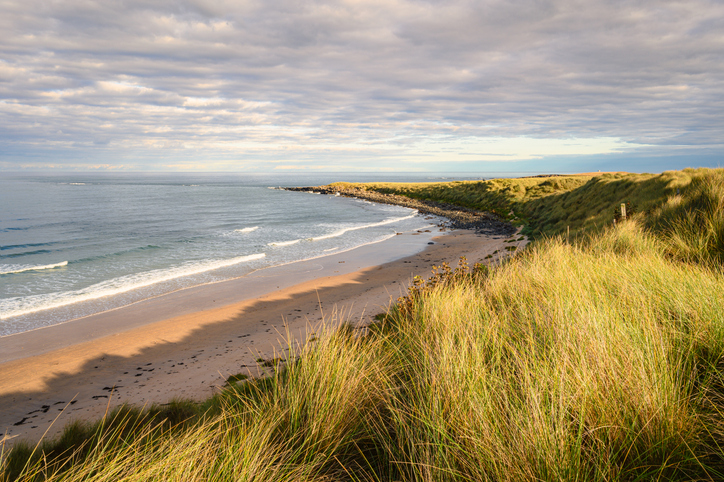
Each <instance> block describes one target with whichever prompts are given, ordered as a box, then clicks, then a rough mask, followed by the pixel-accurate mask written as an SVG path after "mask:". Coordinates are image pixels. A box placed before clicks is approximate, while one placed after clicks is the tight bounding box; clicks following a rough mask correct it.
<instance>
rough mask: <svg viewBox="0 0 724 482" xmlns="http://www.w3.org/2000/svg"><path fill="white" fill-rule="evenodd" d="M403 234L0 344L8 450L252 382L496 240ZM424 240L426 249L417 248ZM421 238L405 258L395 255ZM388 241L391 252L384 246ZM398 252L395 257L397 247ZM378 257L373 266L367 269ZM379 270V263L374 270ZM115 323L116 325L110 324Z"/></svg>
mask: <svg viewBox="0 0 724 482" xmlns="http://www.w3.org/2000/svg"><path fill="white" fill-rule="evenodd" d="M437 234H439V233H429V232H428V233H406V234H404V235H402V236H396V237H394V238H392V239H391V240H389V241H385V242H382V243H378V244H375V245H370V246H366V247H363V248H357V249H355V250H351V251H348V252H345V253H339V254H334V255H331V256H326V257H324V258H319V259H315V260H307V261H304V262H299V263H293V264H290V265H287V266H282V267H277V268H269V269H267V270H261V271H258V272H256V273H254V274H253V275H249V276H247V277H245V278H242V279H239V280H234V281H232V282H224V283H219V284H217V285H210V286H204V287H199V288H193V289H189V290H183V291H181V292H177V293H173V294H171V295H167V296H163V297H159V298H156V299H152V300H148V301H145V302H143V303H137V304H135V305H132V306H129V307H126V308H121V309H118V310H114V311H112V312H107V313H104V314H101V315H97V316H95V317H88V318H84V319H81V320H75V321H72V322H69V323H65V324H63V325H58V326H54V327H48V328H44V329H40V330H36V331H33V332H28V333H23V334H19V335H12V336H9V337H3V338H0V429H1V430H2V431H3V432H4V434H5V437H6V440H8V442H7V443H8V444H12V443H14V442H15V441H17V440H21V439H25V440H30V441H37V440H39V439H40V438H41V437H42V436H43V435H44V434H46V432H47V435H46V437H53V436H55V435H57V434H58V433H59V432H60V431H61V430H62V428H63V426H65V425H66V424H67V423H69V422H70V421H72V420H77V419H81V420H89V421H92V420H96V419H98V418H100V417H101V416H103V414H104V412H105V411H106V410H107V409H108V408H109V407H110V408H112V407H114V406H117V405H120V404H122V403H124V402H130V403H132V404H136V405H138V406H142V405H147V404H153V403H159V404H160V403H165V402H168V401H169V400H171V399H173V398H191V399H195V400H202V399H204V398H207V397H209V396H211V395H213V394H214V393H215V392H217V391H219V390H220V388H221V387H222V385H223V384H224V381H225V379H226V378H227V377H228V376H230V375H233V374H238V373H245V374H248V375H251V376H259V375H262V374H263V373H264V372H263V369H261V368H260V367H259V365H258V363H257V362H256V360H257V359H259V358H271V357H273V356H274V354H275V353H278V352H279V350H281V349H283V348H284V347H285V346H286V343H285V342H284V339H285V337H286V333H291V334H292V335H293V336H294V337H295V338H297V339H303V338H305V337H306V336H308V335H310V334H311V333H313V332H314V331H315V330H319V329H320V328H321V324H322V323H323V320H324V323H337V322H339V321H340V320H343V321H344V320H347V321H351V322H353V323H365V322H367V321H369V319H370V318H371V317H373V316H374V315H376V314H378V313H381V312H383V311H384V310H385V309H386V308H387V307H388V306H389V305H390V304H391V303H393V302H394V300H396V299H397V297H399V296H400V295H402V294H404V293H405V292H406V288H407V286H408V284H409V282H410V281H411V280H412V277H413V276H414V275H423V276H426V275H429V274H430V271H431V268H432V266H433V265H439V264H441V263H442V262H443V261H447V262H448V263H450V264H451V265H452V266H453V267H454V266H457V260H458V259H459V258H460V256H463V255H464V256H466V257H467V259H468V261H469V262H470V264H472V263H474V262H477V261H479V260H482V259H483V258H484V257H485V256H487V255H488V254H492V253H493V252H494V251H498V253H497V254H496V255H495V256H494V258H493V260H492V261H496V260H499V259H500V258H501V257H503V256H505V255H506V254H507V253H508V251H505V249H504V248H505V247H506V246H513V245H515V246H518V247H519V248H520V247H522V246H523V245H524V244H525V241H519V242H515V243H505V242H504V241H505V238H503V237H502V236H494V237H491V236H483V235H480V234H475V233H474V232H472V231H453V232H451V233H447V234H445V235H441V236H438V237H437V238H432V236H433V235H437ZM430 239H433V240H434V244H429V245H428V244H426V243H424V241H428V242H433V241H430ZM412 241H414V242H415V243H417V245H418V248H417V250H418V251H419V249H420V248H419V246H420V244H421V243H420V242H421V241H423V243H422V244H423V245H425V246H426V247H425V248H424V250H422V251H420V252H418V253H417V254H415V255H412V256H408V257H404V258H399V256H397V258H399V259H395V260H394V261H390V262H384V260H385V259H386V258H395V249H398V250H400V249H401V250H404V249H407V250H408V251H407V252H408V253H409V252H410V247H409V246H405V243H409V242H412ZM395 246H397V248H395ZM400 252H401V251H400ZM375 260H377V262H375ZM381 263H383V264H381ZM120 327H122V328H120Z"/></svg>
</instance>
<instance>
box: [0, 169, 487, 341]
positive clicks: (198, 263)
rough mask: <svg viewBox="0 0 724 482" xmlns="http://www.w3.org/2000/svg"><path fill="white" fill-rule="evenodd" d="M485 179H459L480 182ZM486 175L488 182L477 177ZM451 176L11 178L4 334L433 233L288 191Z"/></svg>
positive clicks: (3, 263) (372, 207) (360, 206)
mask: <svg viewBox="0 0 724 482" xmlns="http://www.w3.org/2000/svg"><path fill="white" fill-rule="evenodd" d="M470 178H476V177H475V176H467V177H465V176H458V177H456V178H455V179H470ZM477 178H478V179H479V178H480V177H477ZM341 180H344V181H359V182H370V181H401V182H430V181H441V180H450V176H440V175H431V174H424V175H415V174H402V175H400V174H395V175H391V174H384V175H382V174H378V175H376V174H349V173H337V174H333V173H326V174H325V173H321V174H313V175H299V174H295V175H268V174H239V173H235V174H218V173H214V174H158V173H153V174H139V173H133V174H130V173H122V174H118V173H112V174H109V173H103V174H100V173H87V174H79V173H63V174H46V175H41V174H32V175H31V174H12V175H10V174H2V175H0V336H5V335H9V334H13V333H19V332H23V331H28V330H32V329H35V328H39V327H43V326H48V325H52V324H57V323H62V322H64V321H68V320H71V319H75V318H80V317H83V316H88V315H91V314H94V313H98V312H102V311H106V310H110V309H114V308H118V307H121V306H124V305H128V304H131V303H134V302H137V301H140V300H144V299H148V298H152V297H155V296H159V295H163V294H165V293H169V292H173V291H176V290H180V289H183V288H187V287H191V286H197V285H202V284H206V283H213V282H217V281H222V280H226V279H231V278H237V277H240V276H244V275H245V274H248V273H250V272H251V271H253V270H258V269H262V268H265V267H268V266H275V265H280V264H285V263H290V262H294V261H298V260H303V259H309V258H314V257H318V256H323V255H327V254H332V253H335V252H340V251H344V250H348V249H351V248H354V247H356V246H361V245H364V244H368V243H373V242H377V241H381V240H383V239H386V238H388V237H391V236H394V235H395V233H396V232H403V231H409V230H414V229H420V228H422V227H424V226H427V225H429V223H430V222H429V221H425V220H424V219H423V218H422V217H421V216H419V215H418V214H417V213H416V211H414V210H412V209H408V208H403V207H398V206H388V205H379V204H373V203H369V202H367V201H363V200H357V199H350V198H345V197H335V196H327V195H315V194H310V193H300V192H289V191H284V190H280V189H277V188H278V187H280V186H309V185H320V184H327V183H330V182H335V181H341Z"/></svg>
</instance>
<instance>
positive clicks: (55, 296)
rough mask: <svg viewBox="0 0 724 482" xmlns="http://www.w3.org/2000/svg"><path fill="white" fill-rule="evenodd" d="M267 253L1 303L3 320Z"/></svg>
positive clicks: (0, 310) (190, 265)
mask: <svg viewBox="0 0 724 482" xmlns="http://www.w3.org/2000/svg"><path fill="white" fill-rule="evenodd" d="M265 256H266V255H265V254H264V253H259V254H251V255H247V256H238V257H236V258H231V259H223V260H216V261H206V262H200V263H192V264H186V265H182V266H177V267H175V268H170V269H158V270H153V271H147V272H145V273H137V274H132V275H127V276H121V277H119V278H114V279H111V280H108V281H102V282H100V283H96V284H94V285H91V286H88V287H87V288H82V289H80V290H76V291H65V292H60V293H49V294H44V295H33V296H26V297H16V298H8V299H4V300H0V320H6V319H8V318H13V317H16V316H22V315H27V314H30V313H35V312H38V311H43V310H50V309H53V308H60V307H62V306H66V305H71V304H74V303H79V302H81V301H90V300H95V299H98V298H103V297H106V296H113V295H118V294H122V293H126V292H128V291H132V290H135V289H139V288H144V287H146V286H150V285H153V284H157V283H162V282H164V281H171V280H173V279H176V278H181V277H184V276H191V275H195V274H200V273H204V272H207V271H213V270H216V269H220V268H226V267H229V266H233V265H235V264H240V263H245V262H249V261H254V260H257V259H261V258H263V257H265Z"/></svg>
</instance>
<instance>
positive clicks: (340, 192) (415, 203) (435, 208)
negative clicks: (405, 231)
mask: <svg viewBox="0 0 724 482" xmlns="http://www.w3.org/2000/svg"><path fill="white" fill-rule="evenodd" d="M284 189H285V190H287V191H301V192H315V193H320V194H328V195H333V196H346V197H354V198H358V199H364V200H367V201H371V202H376V203H382V204H394V205H395V206H404V207H408V208H412V209H416V210H418V211H419V212H420V213H422V214H431V215H434V216H441V217H444V218H447V219H448V222H447V223H446V225H445V227H447V228H450V229H474V230H475V231H476V232H479V233H482V234H487V235H493V236H496V235H497V236H510V235H512V234H514V233H515V232H516V228H515V226H513V225H512V224H510V223H508V222H505V221H503V220H501V219H500V218H499V217H497V216H495V215H494V214H491V213H486V212H481V211H475V210H474V209H468V208H464V207H460V206H455V205H452V204H446V203H439V202H435V201H426V200H419V199H412V198H409V197H405V196H399V195H397V194H382V193H379V192H376V191H366V190H363V189H356V188H351V189H339V188H335V187H331V186H314V187H287V188H284Z"/></svg>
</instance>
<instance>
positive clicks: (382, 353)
mask: <svg viewBox="0 0 724 482" xmlns="http://www.w3.org/2000/svg"><path fill="white" fill-rule="evenodd" d="M685 174H686V176H688V179H689V180H688V181H687V182H686V183H684V184H682V186H681V187H679V188H678V189H679V190H680V191H679V193H678V194H677V192H676V189H677V188H676V187H673V186H675V184H672V182H674V181H675V182H679V181H681V179H683V177H682V176H680V175H679V174H671V175H668V174H667V176H668V177H664V178H662V179H663V180H662V179H658V180H657V181H656V182H655V183H653V184H646V185H647V186H648V187H647V188H646V189H651V190H652V192H653V191H655V190H657V189H662V190H661V192H662V194H661V196H660V197H659V198H658V200H657V201H655V202H654V201H653V200H652V201H651V205H650V206H649V207H647V208H646V209H642V210H639V211H638V212H637V214H636V215H635V216H634V217H633V219H631V220H628V221H626V222H618V223H617V224H616V225H615V226H614V225H613V224H612V223H606V224H605V225H604V226H601V227H600V228H599V229H598V230H593V229H592V230H590V231H589V232H588V233H586V234H585V235H583V234H580V233H579V235H578V236H576V237H571V238H570V239H568V240H566V238H565V236H554V237H550V238H544V239H540V240H539V241H537V242H536V243H534V244H533V245H532V246H531V247H530V248H529V249H526V250H524V251H523V252H521V253H519V254H517V255H516V256H515V257H514V258H512V259H511V260H510V261H509V262H506V263H504V264H503V265H501V266H498V267H495V268H493V269H487V268H485V267H481V266H476V267H474V269H473V270H472V272H468V270H467V269H465V268H464V267H462V268H460V269H457V270H452V269H449V268H447V267H442V268H440V269H438V270H437V273H438V275H437V276H435V277H434V278H433V281H428V282H425V281H424V280H421V279H420V280H418V281H417V282H416V283H415V284H414V285H413V289H412V290H411V292H410V296H409V297H408V298H406V299H404V300H401V302H400V303H398V304H397V305H396V306H395V307H393V308H392V309H391V310H390V311H389V312H388V313H386V314H385V315H384V316H381V317H380V320H379V321H378V322H377V323H375V324H373V325H371V326H369V327H367V328H364V329H355V328H352V327H351V326H349V325H343V327H342V329H339V330H336V331H330V332H329V333H327V334H326V335H323V336H319V337H318V340H317V341H316V342H314V343H313V344H308V345H304V346H297V345H294V344H293V342H292V345H291V346H289V347H288V348H290V350H289V352H291V353H294V354H295V356H294V357H293V358H290V359H288V360H287V361H286V362H284V363H277V364H275V366H276V367H277V369H276V371H275V372H274V375H273V376H271V377H269V378H266V379H259V380H241V381H238V382H237V381H234V380H231V381H230V386H229V387H228V388H227V389H226V390H225V391H224V392H223V393H222V394H220V395H218V396H216V397H214V398H213V399H211V400H209V401H207V402H205V403H203V404H191V405H188V404H182V403H181V402H176V406H174V407H165V408H156V409H154V410H155V411H154V410H151V411H150V412H138V411H133V410H129V409H124V410H121V411H120V412H117V413H115V414H113V415H109V417H108V418H107V419H106V420H105V421H102V422H100V423H99V424H97V425H96V426H95V427H91V428H88V427H86V428H85V429H84V430H85V432H84V433H83V434H81V435H78V436H77V438H76V439H74V440H70V439H71V438H72V437H70V436H68V438H69V440H67V441H66V442H65V443H63V444H60V443H58V442H57V441H56V445H53V444H52V443H50V442H46V443H45V445H42V446H39V447H38V448H37V449H36V451H35V455H34V456H32V457H29V453H28V452H22V451H23V450H25V451H29V450H32V448H31V447H29V446H27V447H21V449H20V450H18V448H16V449H14V450H13V452H11V453H10V455H9V456H5V457H4V462H3V463H4V464H5V469H6V470H5V477H6V478H7V479H12V480H15V479H17V480H69V481H76V480H249V481H251V480H254V481H266V480H268V481H292V480H295V481H297V480H310V481H311V480H314V481H323V480H370V481H373V480H374V481H380V480H384V481H396V480H400V481H402V480H405V481H407V480H409V481H448V480H454V481H458V480H459V481H473V480H475V481H478V480H489V481H528V480H571V481H572V480H577V481H578V480H594V481H636V480H682V481H683V480H722V479H724V276H723V274H722V269H721V259H722V252H723V251H722V248H721V239H722V224H723V223H722V221H721V218H722V209H721V206H722V202H724V188H721V182H719V181H720V176H721V172H720V171H708V172H703V171H690V172H688V173H685ZM661 176H664V175H661ZM654 178H656V176H653V177H652V178H642V179H641V180H639V181H637V182H639V183H644V184H645V183H650V182H651V179H654ZM663 181H665V182H663ZM589 182H590V180H589V181H586V183H585V184H584V185H583V186H586V185H587V183H589ZM600 182H608V183H609V184H611V183H616V182H619V181H617V180H615V179H612V180H610V181H600ZM662 185H664V186H668V187H665V188H661V186H662ZM592 186H593V185H592ZM599 187H600V186H599ZM577 189H581V188H580V187H579V188H577ZM644 191H645V189H644ZM551 196H557V195H555V194H551V195H549V196H548V197H550V198H551V199H552V200H553V199H556V201H555V202H559V200H557V198H555V197H551ZM641 196H643V194H642V195H641ZM539 199H545V197H541V198H539ZM616 202H618V201H616ZM614 204H615V203H614ZM611 214H612V213H611ZM330 321H334V320H330ZM166 408H168V409H169V411H168V412H165V411H164V410H165V409H166ZM66 433H68V432H66ZM63 451H65V453H62V452H63ZM71 455H73V456H72V457H70V458H69V456H71ZM28 461H29V462H28Z"/></svg>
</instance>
